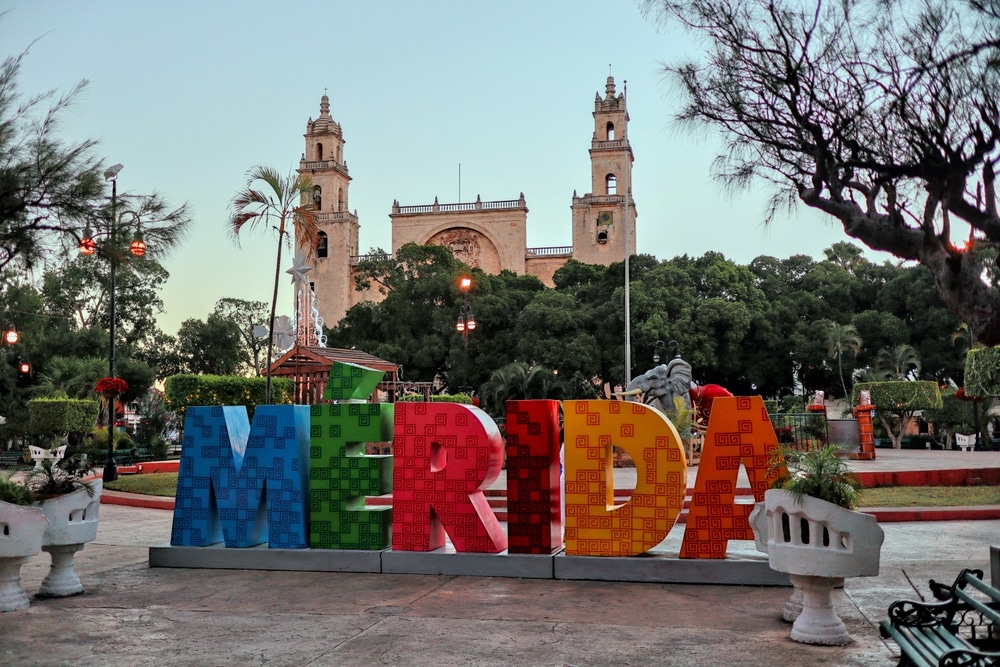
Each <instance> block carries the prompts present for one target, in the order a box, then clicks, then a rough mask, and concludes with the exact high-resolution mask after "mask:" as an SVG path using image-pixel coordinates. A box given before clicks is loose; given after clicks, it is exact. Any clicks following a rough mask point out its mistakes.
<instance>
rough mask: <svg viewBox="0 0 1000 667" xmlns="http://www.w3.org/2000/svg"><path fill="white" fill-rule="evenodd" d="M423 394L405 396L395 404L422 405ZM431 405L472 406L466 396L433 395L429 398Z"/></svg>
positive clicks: (470, 400)
mask: <svg viewBox="0 0 1000 667" xmlns="http://www.w3.org/2000/svg"><path fill="white" fill-rule="evenodd" d="M423 400H424V396H423V394H406V395H404V396H400V397H399V398H397V399H396V402H397V403H422V402H423ZM430 402H431V403H462V404H465V405H472V397H471V396H467V395H466V394H435V395H434V396H431V401H430Z"/></svg>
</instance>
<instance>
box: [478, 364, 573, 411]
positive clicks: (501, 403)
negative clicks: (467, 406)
mask: <svg viewBox="0 0 1000 667" xmlns="http://www.w3.org/2000/svg"><path fill="white" fill-rule="evenodd" d="M479 393H480V396H481V400H482V407H483V410H485V411H486V412H488V413H489V414H491V415H493V416H494V417H503V416H504V415H505V414H506V413H507V401H517V400H525V399H542V398H549V399H553V400H562V399H565V398H569V397H570V395H571V387H570V386H569V383H567V382H566V381H565V380H564V379H563V378H561V377H560V376H559V375H557V374H555V373H553V372H552V371H551V370H549V369H548V368H545V367H544V366H541V365H539V364H535V365H534V366H529V365H528V364H526V363H524V362H523V361H514V362H512V363H509V364H507V365H506V366H503V367H502V368H498V369H497V370H496V371H494V372H493V373H492V374H491V375H490V379H489V380H487V381H486V383H485V384H483V386H482V388H481V389H480V392H479Z"/></svg>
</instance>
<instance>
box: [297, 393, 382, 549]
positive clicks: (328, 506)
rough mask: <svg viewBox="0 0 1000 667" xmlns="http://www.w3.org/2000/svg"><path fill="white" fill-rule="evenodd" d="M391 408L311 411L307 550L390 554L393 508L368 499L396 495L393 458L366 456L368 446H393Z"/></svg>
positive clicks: (323, 407) (353, 405)
mask: <svg viewBox="0 0 1000 667" xmlns="http://www.w3.org/2000/svg"><path fill="white" fill-rule="evenodd" d="M392 415H393V404H392V403H340V404H337V405H329V404H317V405H312V406H310V420H311V443H310V446H309V462H310V466H309V546H311V547H312V548H314V549H387V548H388V547H389V544H390V535H391V531H392V507H388V506H384V507H366V506H365V496H380V495H382V494H385V493H389V492H390V491H392V456H388V455H386V456H366V455H365V443H367V442H386V441H388V440H392Z"/></svg>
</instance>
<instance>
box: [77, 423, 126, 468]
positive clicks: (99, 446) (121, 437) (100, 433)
mask: <svg viewBox="0 0 1000 667" xmlns="http://www.w3.org/2000/svg"><path fill="white" fill-rule="evenodd" d="M134 446H135V443H133V442H132V436H130V435H129V434H128V433H127V432H121V433H116V434H115V450H116V451H117V450H119V449H132V447H134ZM90 447H91V449H96V450H97V451H100V452H104V454H102V456H101V459H100V460H101V461H103V460H104V457H105V456H107V451H108V429H106V428H99V429H96V430H95V431H94V432H93V433H91V434H90ZM88 451H90V450H88Z"/></svg>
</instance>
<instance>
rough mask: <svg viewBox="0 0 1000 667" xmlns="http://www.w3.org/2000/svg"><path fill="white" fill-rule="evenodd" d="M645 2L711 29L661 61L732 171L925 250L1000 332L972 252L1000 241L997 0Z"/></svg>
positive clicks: (866, 236) (862, 233) (975, 323)
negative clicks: (688, 51)
mask: <svg viewBox="0 0 1000 667" xmlns="http://www.w3.org/2000/svg"><path fill="white" fill-rule="evenodd" d="M810 5H811V6H810ZM645 9H646V11H647V12H649V13H653V14H655V15H657V16H659V17H661V18H663V19H666V20H670V19H677V20H679V22H680V23H681V24H682V25H683V26H684V27H685V28H687V29H688V30H690V31H691V32H694V33H696V34H697V35H698V36H699V37H704V38H707V39H706V43H707V44H708V47H707V48H706V50H705V51H704V53H703V54H702V56H703V58H702V59H701V60H695V59H694V58H693V57H692V59H691V60H689V61H686V62H678V63H673V64H670V65H668V66H667V67H666V72H667V74H668V76H669V77H670V78H671V79H672V80H673V81H674V82H675V83H676V84H677V87H678V89H679V90H680V92H681V95H682V97H683V107H682V109H681V111H680V113H679V114H678V116H677V119H678V121H679V122H680V123H681V124H682V125H683V126H686V127H688V128H692V129H700V128H702V127H707V128H709V129H714V130H717V131H719V132H720V133H721V134H722V136H723V138H724V140H725V149H724V152H723V154H722V155H720V156H719V159H718V161H717V164H718V165H719V166H718V176H719V177H720V178H721V180H722V181H723V182H724V183H725V184H726V185H727V186H730V187H734V188H738V187H746V186H748V185H749V184H750V183H751V182H753V181H755V180H762V181H764V182H766V183H769V184H771V185H772V186H773V187H774V188H775V193H774V196H773V198H772V201H771V207H770V211H771V215H773V214H774V213H775V212H777V211H778V210H779V209H780V208H783V207H787V206H792V205H793V204H794V203H795V202H800V203H802V204H805V205H806V206H809V207H811V208H814V209H816V210H819V211H822V212H824V213H826V214H828V215H831V216H833V217H834V218H836V219H837V220H839V221H840V222H841V223H842V224H843V226H844V231H845V233H846V234H847V235H848V236H850V237H852V238H855V239H858V240H859V241H861V242H862V243H864V244H865V245H867V246H868V247H869V248H872V249H875V250H881V251H886V252H889V253H891V254H893V255H895V256H896V257H899V258H901V259H905V260H913V261H916V262H919V263H920V264H922V265H924V266H925V267H927V268H928V269H929V270H930V271H931V273H932V275H933V277H934V283H935V287H936V289H937V291H938V293H939V294H940V296H941V298H942V300H943V301H944V303H945V305H946V306H947V307H948V308H949V309H950V310H951V311H952V312H954V313H955V314H956V315H958V316H959V317H960V318H961V319H962V320H964V321H966V322H968V323H969V326H970V327H971V328H972V330H973V332H974V335H975V338H976V340H978V341H980V342H982V343H984V344H986V345H996V344H998V343H1000V290H998V289H997V288H996V286H995V285H993V284H991V283H988V282H986V281H984V279H983V274H984V265H983V258H984V256H985V255H983V254H981V253H979V252H976V250H977V246H980V245H984V244H985V245H995V244H996V243H998V242H1000V215H998V209H997V203H996V191H995V164H996V161H997V159H998V157H1000V155H998V146H1000V85H998V83H1000V81H998V80H1000V67H998V65H997V59H998V57H1000V31H998V27H1000V8H998V6H997V4H996V3H995V2H982V1H980V0H968V1H967V2H964V3H954V2H948V1H946V0H927V1H926V2H923V3H913V2H900V1H896V0H841V1H837V2H833V1H831V2H826V3H824V2H821V1H819V0H817V1H816V2H814V3H802V2H799V1H798V0H646V2H645ZM768 219H770V216H769V218H768ZM955 221H961V222H962V223H964V224H966V225H968V226H969V228H970V231H971V234H970V239H971V243H970V245H971V248H969V249H967V248H965V247H959V246H955V245H953V243H952V238H951V237H952V223H953V222H955ZM969 250H971V251H969ZM994 257H995V255H994ZM992 262H994V264H993V266H995V259H994V260H992Z"/></svg>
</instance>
